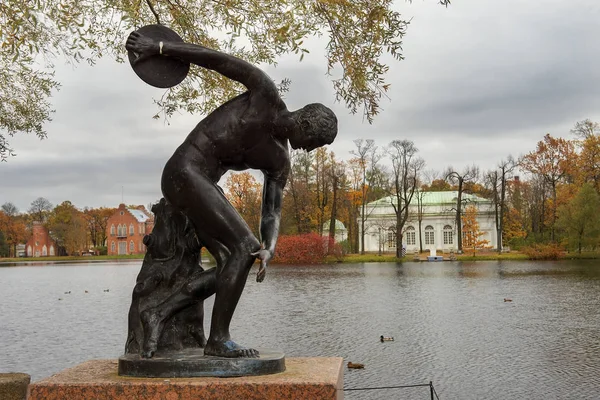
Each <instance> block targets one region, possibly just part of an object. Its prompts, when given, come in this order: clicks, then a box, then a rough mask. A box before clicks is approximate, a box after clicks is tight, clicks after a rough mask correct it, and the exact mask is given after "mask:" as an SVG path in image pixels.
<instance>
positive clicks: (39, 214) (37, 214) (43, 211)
mask: <svg viewBox="0 0 600 400" xmlns="http://www.w3.org/2000/svg"><path fill="white" fill-rule="evenodd" d="M52 208H53V207H52V203H50V202H49V201H48V199H46V198H44V197H38V198H37V199H35V200H34V201H32V202H31V207H29V210H27V212H28V213H29V214H31V216H32V217H33V220H34V221H39V222H46V220H47V218H48V213H49V212H50V211H52Z"/></svg>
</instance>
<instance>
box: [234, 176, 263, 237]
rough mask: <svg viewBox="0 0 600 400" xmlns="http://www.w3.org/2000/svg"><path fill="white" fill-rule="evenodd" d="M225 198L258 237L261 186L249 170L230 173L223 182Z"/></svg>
mask: <svg viewBox="0 0 600 400" xmlns="http://www.w3.org/2000/svg"><path fill="white" fill-rule="evenodd" d="M225 190H226V195H227V199H228V200H229V202H230V203H231V204H232V205H233V206H234V207H235V209H236V210H237V211H238V213H239V214H240V216H241V217H242V218H243V219H244V220H245V221H246V223H247V224H248V226H249V227H250V229H252V232H254V235H256V237H260V234H259V231H260V217H261V204H262V187H261V184H260V183H258V182H257V180H256V178H254V176H252V174H251V173H250V172H247V171H245V172H239V173H231V174H230V175H229V176H228V177H227V180H226V182H225Z"/></svg>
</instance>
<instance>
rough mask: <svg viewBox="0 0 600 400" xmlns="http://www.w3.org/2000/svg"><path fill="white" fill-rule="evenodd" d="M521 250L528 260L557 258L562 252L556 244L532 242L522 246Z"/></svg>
mask: <svg viewBox="0 0 600 400" xmlns="http://www.w3.org/2000/svg"><path fill="white" fill-rule="evenodd" d="M521 251H522V252H523V253H525V254H527V256H528V257H529V259H530V260H558V258H559V257H560V255H561V254H562V249H561V248H560V247H559V246H558V245H556V244H534V245H532V246H528V247H523V248H522V249H521Z"/></svg>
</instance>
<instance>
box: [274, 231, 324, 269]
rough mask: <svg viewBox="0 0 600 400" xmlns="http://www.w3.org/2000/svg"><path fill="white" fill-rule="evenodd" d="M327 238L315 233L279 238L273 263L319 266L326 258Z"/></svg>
mask: <svg viewBox="0 0 600 400" xmlns="http://www.w3.org/2000/svg"><path fill="white" fill-rule="evenodd" d="M327 242H328V238H327V237H323V236H320V235H319V234H317V233H307V234H304V235H284V236H279V239H278V240H277V248H276V249H275V257H274V258H273V262H274V263H279V264H319V263H322V262H324V261H325V257H326V256H327V247H328V246H327Z"/></svg>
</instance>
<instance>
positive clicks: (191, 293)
mask: <svg viewBox="0 0 600 400" xmlns="http://www.w3.org/2000/svg"><path fill="white" fill-rule="evenodd" d="M215 277H216V269H215V268H212V269H208V270H206V271H204V272H202V273H201V274H200V275H199V276H197V277H196V278H195V279H193V280H191V281H190V282H187V283H186V284H184V285H183V287H182V288H181V289H180V290H179V291H177V292H175V293H174V294H173V295H171V296H170V297H169V298H167V299H166V300H165V301H164V302H162V303H161V304H159V305H157V306H156V307H152V308H148V309H146V310H144V311H142V313H141V314H140V318H141V320H142V327H143V329H144V345H143V351H142V357H145V358H151V357H152V356H153V355H154V352H156V349H157V347H158V341H159V340H160V335H161V334H162V331H163V328H164V324H165V322H166V321H167V320H168V319H169V318H170V317H172V316H173V315H175V314H176V313H178V312H179V311H181V310H183V309H184V308H186V307H189V306H191V305H193V304H194V303H197V302H198V301H202V300H204V299H206V298H208V297H210V296H212V295H213V294H214V293H215V286H216V279H215Z"/></svg>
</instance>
